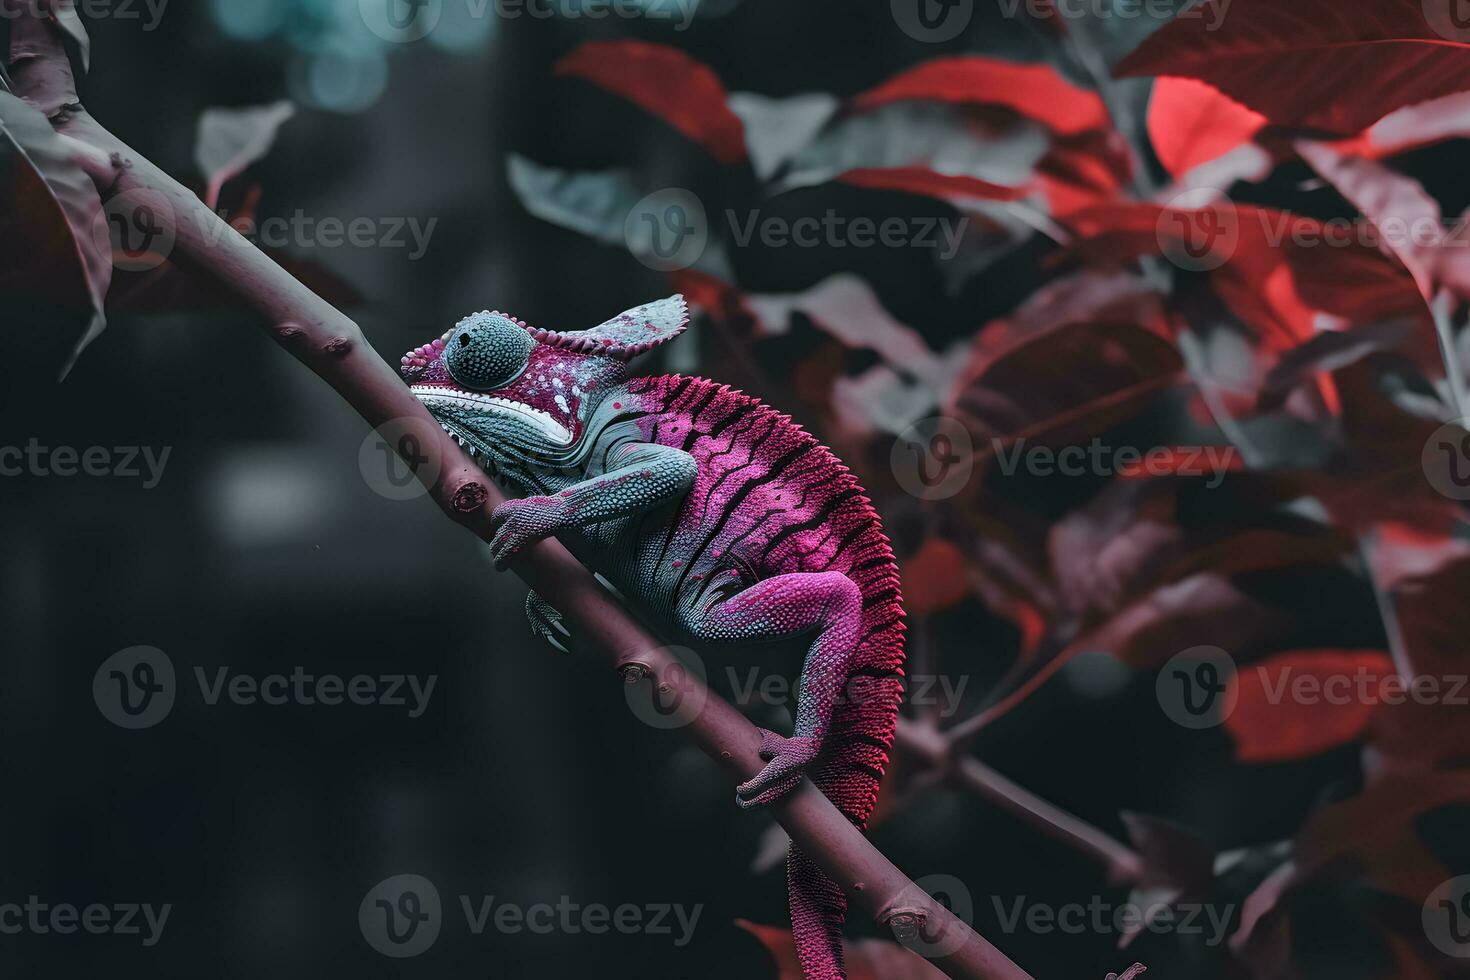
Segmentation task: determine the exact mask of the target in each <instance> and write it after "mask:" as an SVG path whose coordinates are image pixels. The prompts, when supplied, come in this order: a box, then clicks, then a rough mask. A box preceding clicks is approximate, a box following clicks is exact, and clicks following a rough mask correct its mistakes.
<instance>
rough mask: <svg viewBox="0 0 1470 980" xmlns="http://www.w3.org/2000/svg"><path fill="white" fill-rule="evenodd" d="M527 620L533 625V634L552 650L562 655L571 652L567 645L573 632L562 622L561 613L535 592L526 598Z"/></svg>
mask: <svg viewBox="0 0 1470 980" xmlns="http://www.w3.org/2000/svg"><path fill="white" fill-rule="evenodd" d="M526 619H527V620H529V621H530V623H531V632H532V633H533V634H534V635H536V636H539V637H541V638H542V639H543V640H545V641H546V642H547V643H549V644H551V647H552V649H554V650H558V651H560V652H561V653H570V652H571V651H570V650H569V649H568V647H567V643H568V641H570V640H571V638H572V632H571V630H569V629H567V628H566V625H565V624H564V623H563V622H562V615H561V613H559V612H557V611H556V609H555V607H553V606H552V605H551V603H549V602H547V601H546V600H545V599H543V598H541V597H540V596H539V595H537V594H536V593H535V592H531V593H529V594H527V596H526Z"/></svg>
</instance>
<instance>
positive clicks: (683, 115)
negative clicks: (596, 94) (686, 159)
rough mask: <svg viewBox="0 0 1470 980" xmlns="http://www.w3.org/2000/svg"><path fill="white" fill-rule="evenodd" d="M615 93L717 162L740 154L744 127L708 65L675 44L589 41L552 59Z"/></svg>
mask: <svg viewBox="0 0 1470 980" xmlns="http://www.w3.org/2000/svg"><path fill="white" fill-rule="evenodd" d="M556 74H558V75H565V76H571V77H574V78H583V79H586V80H587V81H589V82H591V83H592V84H594V85H599V86H601V87H602V88H605V89H607V90H608V91H610V92H614V93H616V94H618V95H621V96H622V97H623V98H625V99H627V100H628V101H629V102H632V103H633V104H634V105H636V106H638V107H639V108H641V109H643V110H645V111H647V112H650V113H652V114H653V115H655V116H658V117H659V118H660V119H662V120H663V121H664V122H666V123H668V124H669V125H670V126H673V127H674V128H675V129H677V130H678V131H679V132H681V133H683V134H684V135H685V136H687V137H689V138H690V139H691V140H693V141H694V142H696V143H698V144H699V145H700V146H702V147H704V148H705V149H706V150H708V151H709V152H710V154H711V155H712V156H713V157H714V158H715V159H716V160H718V161H720V162H721V163H726V164H735V163H740V162H741V161H742V160H744V159H745V127H744V125H743V124H742V123H741V122H740V117H739V116H737V115H735V113H734V112H732V111H731V109H730V107H729V105H728V104H727V103H726V94H725V86H724V85H723V84H721V82H720V79H719V77H718V76H717V75H715V73H714V72H713V71H712V70H711V69H710V68H709V66H707V65H704V64H702V63H700V62H698V61H695V60H694V59H693V58H691V57H689V56H688V55H687V54H685V53H684V52H682V51H680V50H679V49H677V48H671V47H668V46H666V45H662V44H651V43H649V42H646V41H591V42H588V43H587V44H584V45H582V46H581V47H579V48H577V49H576V50H575V51H573V52H571V53H570V54H568V55H566V56H565V57H563V58H562V59H561V60H560V61H558V62H557V63H556Z"/></svg>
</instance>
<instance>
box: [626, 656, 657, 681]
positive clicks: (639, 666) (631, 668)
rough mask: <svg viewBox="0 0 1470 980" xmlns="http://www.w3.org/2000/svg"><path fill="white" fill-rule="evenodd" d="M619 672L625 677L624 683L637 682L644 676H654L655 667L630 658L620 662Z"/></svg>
mask: <svg viewBox="0 0 1470 980" xmlns="http://www.w3.org/2000/svg"><path fill="white" fill-rule="evenodd" d="M618 674H619V676H621V677H622V678H623V683H624V684H637V683H638V682H639V681H641V680H643V678H645V677H650V676H652V675H653V668H652V667H650V666H649V665H648V664H646V663H643V662H642V661H639V660H629V661H628V662H627V663H621V664H618Z"/></svg>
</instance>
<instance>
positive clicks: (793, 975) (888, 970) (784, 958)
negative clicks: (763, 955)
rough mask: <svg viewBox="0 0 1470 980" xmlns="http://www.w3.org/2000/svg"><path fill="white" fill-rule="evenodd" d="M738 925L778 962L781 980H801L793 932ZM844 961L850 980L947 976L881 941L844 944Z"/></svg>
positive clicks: (743, 922)
mask: <svg viewBox="0 0 1470 980" xmlns="http://www.w3.org/2000/svg"><path fill="white" fill-rule="evenodd" d="M735 924H736V925H737V926H739V927H740V928H742V929H744V930H745V931H746V932H748V933H750V934H751V935H752V936H754V937H755V938H756V939H758V940H760V944H761V945H762V946H764V947H765V948H766V951H767V952H769V953H770V954H771V958H772V959H774V960H775V961H776V971H777V972H776V975H777V977H778V980H802V976H803V974H802V972H801V961H800V960H799V959H797V956H796V940H795V939H794V938H793V937H792V935H791V930H790V929H782V928H779V927H777V926H763V925H759V924H757V923H754V922H748V921H746V920H745V919H736V920H735ZM842 947H843V959H844V960H845V961H846V963H847V975H848V978H849V980H944V974H943V973H940V972H939V969H938V968H937V967H934V966H931V965H930V964H929V963H928V962H927V961H925V960H924V959H922V958H921V957H919V956H918V955H916V954H914V953H911V952H909V951H908V950H907V949H904V948H903V947H902V946H899V945H897V944H896V943H890V942H884V941H883V940H881V939H857V940H844V941H843V943H842Z"/></svg>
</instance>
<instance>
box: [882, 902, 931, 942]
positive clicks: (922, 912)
mask: <svg viewBox="0 0 1470 980" xmlns="http://www.w3.org/2000/svg"><path fill="white" fill-rule="evenodd" d="M928 921H929V910H928V909H925V908H920V907H919V906H917V905H909V906H900V907H899V908H896V909H885V910H884V912H883V913H882V914H881V915H879V916H878V925H880V926H883V927H885V928H887V929H890V930H892V932H893V938H894V939H897V940H898V941H899V942H900V943H906V942H912V941H914V940H916V939H921V938H923V935H924V925H925V923H927V922H928Z"/></svg>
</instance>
